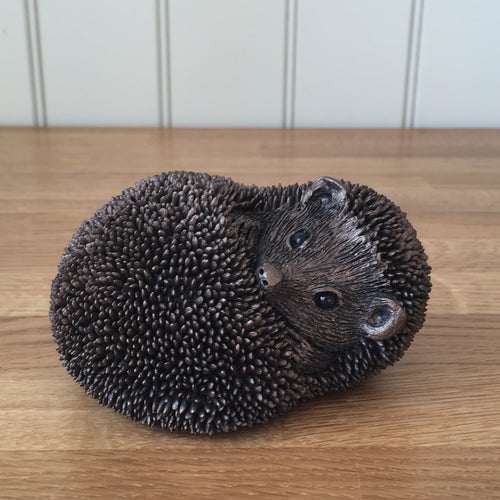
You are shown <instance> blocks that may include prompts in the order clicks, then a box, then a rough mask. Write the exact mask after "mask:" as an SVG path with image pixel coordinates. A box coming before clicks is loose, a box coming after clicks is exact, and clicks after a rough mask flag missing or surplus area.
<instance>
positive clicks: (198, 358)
mask: <svg viewBox="0 0 500 500" xmlns="http://www.w3.org/2000/svg"><path fill="white" fill-rule="evenodd" d="M426 262H427V257H426V255H425V254H424V252H423V249H422V246H421V244H420V242H419V241H418V240H417V239H416V235H415V231H414V230H413V228H412V227H411V226H410V224H409V223H408V221H407V220H406V218H405V217H404V215H403V214H402V213H401V211H400V210H399V208H397V207H396V206H395V205H394V204H393V203H392V202H390V201H389V200H388V199H387V198H385V197H384V196H381V195H378V194H377V193H375V191H373V190H372V189H370V188H367V187H366V186H358V185H352V184H350V183H348V182H344V181H342V182H339V181H336V180H334V179H332V178H329V177H321V178H319V179H317V180H316V181H315V182H314V183H309V184H303V185H300V186H299V185H293V186H288V187H281V186H278V187H271V188H257V187H255V186H251V187H246V186H244V185H241V184H237V183H234V182H232V181H231V180H230V179H226V178H224V177H218V176H209V175H207V174H196V173H190V172H171V173H169V174H162V175H159V176H154V177H151V178H148V179H146V180H144V181H142V182H140V183H139V184H137V186H136V187H135V188H134V189H132V188H130V189H127V190H125V191H124V192H123V193H122V194H121V195H120V196H118V197H115V198H113V199H112V200H111V201H110V202H109V203H108V204H106V205H105V206H104V207H103V208H102V209H100V210H98V211H97V212H96V214H95V215H94V216H93V217H92V218H90V219H89V220H86V221H85V222H84V223H83V224H82V225H81V227H80V228H79V229H78V231H77V233H76V234H75V235H74V237H73V239H72V240H71V241H70V243H69V245H68V246H67V248H66V253H65V254H64V255H63V258H62V261H61V263H60V265H59V273H58V275H57V277H56V279H55V280H54V282H53V285H52V300H51V311H50V317H51V321H52V325H53V333H54V337H55V339H56V342H57V343H58V350H59V352H60V353H61V359H62V360H63V363H64V365H65V366H66V368H67V369H68V371H69V373H70V374H71V375H72V376H73V377H74V378H75V379H76V381H77V382H78V383H79V384H80V385H82V386H83V387H84V388H85V390H86V391H87V392H88V393H89V394H91V395H92V396H93V397H95V398H96V399H97V400H98V401H99V402H100V403H102V404H105V405H108V406H110V407H112V408H114V409H116V410H118V411H120V412H121V413H123V414H125V415H127V416H130V417H132V418H133V419H135V420H141V421H142V422H144V423H147V424H150V425H154V424H158V425H160V426H162V427H165V428H169V429H171V430H189V431H191V432H197V433H212V432H214V431H221V430H222V431H229V430H235V429H237V428H238V427H242V426H250V425H253V424H254V423H256V422H265V421H267V420H268V419H269V418H270V417H272V416H273V415H275V414H280V413H283V412H284V411H285V410H287V409H288V408H290V407H292V406H295V405H296V404H297V403H298V402H300V401H304V400H306V399H310V398H312V397H314V396H319V395H322V394H324V393H326V392H331V391H339V390H345V389H348V388H350V387H352V386H353V385H354V384H357V383H358V382H360V381H361V380H364V379H365V378H366V377H368V376H369V375H372V374H375V373H378V372H379V371H380V370H382V369H383V368H384V367H386V366H387V365H389V364H392V363H394V362H395V361H396V360H397V359H398V358H399V357H401V355H402V354H403V352H404V351H405V350H406V348H407V347H408V345H409V344H410V342H411V340H412V339H413V336H414V334H415V332H416V331H417V330H418V329H419V328H420V327H421V326H422V324H423V321H424V317H425V307H426V303H427V299H428V294H429V291H430V281H429V267H428V266H427V263H426Z"/></svg>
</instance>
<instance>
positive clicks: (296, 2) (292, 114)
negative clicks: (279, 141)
mask: <svg viewBox="0 0 500 500" xmlns="http://www.w3.org/2000/svg"><path fill="white" fill-rule="evenodd" d="M293 3H294V12H293V56H292V85H291V93H292V96H291V110H290V127H291V128H295V83H296V80H297V38H298V36H297V33H298V26H299V0H294V2H293Z"/></svg>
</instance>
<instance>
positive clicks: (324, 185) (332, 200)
mask: <svg viewBox="0 0 500 500" xmlns="http://www.w3.org/2000/svg"><path fill="white" fill-rule="evenodd" d="M346 198H347V193H346V190H345V188H344V186H342V184H341V183H340V182H339V181H337V180H335V179H332V178H331V177H319V178H318V179H316V180H315V181H314V182H313V183H312V184H311V186H310V187H309V189H308V190H307V191H306V192H305V193H304V194H303V196H302V199H301V204H302V206H306V205H309V204H311V203H319V204H321V205H324V206H325V207H328V208H339V207H341V206H342V205H343V204H344V202H345V199H346Z"/></svg>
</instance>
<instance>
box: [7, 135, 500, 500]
mask: <svg viewBox="0 0 500 500" xmlns="http://www.w3.org/2000/svg"><path fill="white" fill-rule="evenodd" d="M173 169H188V170H197V171H207V172H209V173H218V174H222V175H227V176H231V177H233V178H234V179H236V180H238V181H241V182H244V183H250V184H252V183H255V184H260V185H264V184H276V183H282V184H288V183H293V182H304V181H306V180H309V179H313V178H316V177H318V176H320V175H331V176H335V177H344V178H346V179H349V180H352V181H355V182H362V183H364V184H368V185H371V186H373V187H374V188H375V189H377V190H380V191H381V192H383V193H385V194H387V195H388V196H389V197H390V198H392V199H393V200H394V201H395V202H396V203H398V204H399V205H400V206H401V207H402V208H403V210H405V211H406V212H407V213H408V214H409V218H410V220H411V221H412V222H413V224H414V226H415V227H416V229H417V231H418V233H419V236H420V237H421V239H422V241H423V243H424V246H425V247H426V249H427V251H428V254H429V258H430V262H431V264H432V266H433V275H432V276H433V284H434V288H433V291H432V294H431V301H430V305H429V316H428V320H427V323H426V325H425V327H424V329H423V330H422V331H421V332H420V333H419V334H418V335H417V337H416V340H415V342H414V345H413V346H412V347H411V348H410V350H409V351H408V353H407V354H406V356H405V357H404V358H403V359H402V360H401V361H400V362H399V363H398V364H396V365H395V366H394V367H391V368H388V369H387V370H385V372H383V373H382V374H381V375H379V376H377V377H374V378H372V379H370V380H368V381H367V382H366V383H365V384H363V385H362V386H360V387H358V388H356V389H355V390H353V391H350V392H347V393H345V394H332V395H328V396H325V397H323V398H320V399H318V400H315V401H310V402H309V403H307V404H305V405H303V406H301V407H299V408H297V409H295V410H293V411H291V412H290V413H288V414H287V415H285V416H284V417H282V418H278V419H275V420H273V421H272V422H270V423H269V424H266V425H260V426H257V427H255V428H254V429H247V430H243V431H240V432H237V433H233V434H227V435H226V434H225V435H218V436H214V437H203V436H202V437H200V436H196V437H195V436H190V435H186V434H183V433H178V434H171V433H168V432H162V431H160V430H157V429H150V428H148V427H146V426H143V425H141V424H139V423H134V422H131V421H130V420H128V419H126V418H124V417H122V416H121V415H118V414H117V413H115V412H113V411H112V410H110V409H108V408H103V407H101V406H99V405H98V404H97V403H96V402H95V401H94V400H93V399H91V398H90V397H89V396H87V395H86V394H85V393H84V392H83V391H82V389H81V388H80V387H78V386H77V384H75V383H74V382H73V380H72V379H71V378H70V377H69V376H68V375H67V374H66V372H65V370H64V368H63V367H62V366H61V365H60V362H59V360H58V355H57V353H56V351H55V345H54V343H53V341H52V338H51V332H50V323H49V320H48V317H47V309H48V300H49V289H50V283H51V280H52V278H53V277H54V275H55V273H56V269H57V263H58V262H59V259H60V255H61V252H62V250H63V248H64V245H65V244H66V243H67V242H68V240H69V239H70V238H71V236H72V234H73V232H74V231H75V229H76V228H77V227H78V225H79V224H80V222H81V221H82V220H83V219H84V218H87V217H90V216H91V215H92V214H93V213H94V211H95V210H96V209H97V208H99V207H100V206H101V205H103V204H104V203H105V202H106V201H107V200H108V199H109V198H110V197H111V196H113V195H116V194H118V193H119V192H120V191H121V190H122V189H124V188H126V187H128V186H130V185H133V184H134V182H135V181H137V180H139V179H141V178H143V177H145V176H148V175H152V174H154V173H158V172H161V171H167V170H173ZM499 188H500V131H498V130H433V131H430V130H422V131H399V130H398V131H392V130H371V131H369V130H364V131H363V130H335V131H334V130H294V131H283V130H187V129H186V130H182V129H175V130H156V129H155V130H153V129H136V130H132V129H48V130H37V129H15V128H10V129H9V128H7V129H0V235H1V237H0V415H1V424H0V496H1V497H4V498H20V497H24V498H32V497H34V496H36V497H39V496H50V497H55V498H68V497H102V496H105V497H115V498H116V497H124V496H131V497H141V498H143V497H153V496H161V497H170V498H221V497H228V498H239V497H246V496H259V497H264V498H275V497H278V498H294V497H299V496H303V497H311V498H324V497H327V496H340V497H342V498H409V497H414V498H426V497H428V498H429V497H430V498H447V497H448V498H449V497H462V498H474V497H475V498H493V497H499V496H500V364H499V363H498V353H499V350H500V329H499V326H498V325H499V324H500V309H499V303H500V287H499V286H498V283H499V282H500V265H499V264H500V259H499V256H500V255H499V254H500V250H499V248H500V189H499Z"/></svg>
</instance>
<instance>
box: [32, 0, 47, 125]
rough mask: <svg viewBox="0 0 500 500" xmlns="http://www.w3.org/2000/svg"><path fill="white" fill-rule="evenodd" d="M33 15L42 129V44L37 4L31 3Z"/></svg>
mask: <svg viewBox="0 0 500 500" xmlns="http://www.w3.org/2000/svg"><path fill="white" fill-rule="evenodd" d="M33 13H34V16H35V36H36V49H37V51H36V54H37V60H38V73H39V78H40V79H39V82H40V105H41V109H42V119H41V123H42V126H43V127H46V126H47V104H46V98H45V77H44V72H43V57H42V42H41V34H40V15H39V13H38V2H37V1H36V0H34V1H33Z"/></svg>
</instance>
